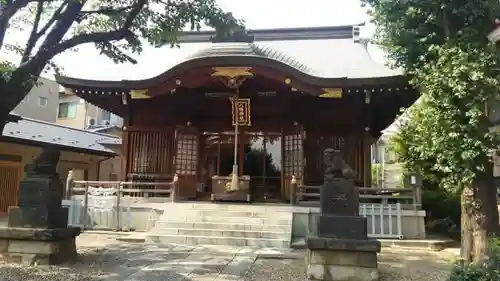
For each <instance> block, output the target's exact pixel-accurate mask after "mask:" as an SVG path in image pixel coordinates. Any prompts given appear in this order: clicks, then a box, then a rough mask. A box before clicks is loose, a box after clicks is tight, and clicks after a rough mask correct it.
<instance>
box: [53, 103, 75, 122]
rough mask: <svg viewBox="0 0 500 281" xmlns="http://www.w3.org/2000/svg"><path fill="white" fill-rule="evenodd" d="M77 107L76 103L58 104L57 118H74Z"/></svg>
mask: <svg viewBox="0 0 500 281" xmlns="http://www.w3.org/2000/svg"><path fill="white" fill-rule="evenodd" d="M77 106H78V104H77V103H76V102H62V103H60V104H59V110H58V112H57V118H75V117H76V108H77Z"/></svg>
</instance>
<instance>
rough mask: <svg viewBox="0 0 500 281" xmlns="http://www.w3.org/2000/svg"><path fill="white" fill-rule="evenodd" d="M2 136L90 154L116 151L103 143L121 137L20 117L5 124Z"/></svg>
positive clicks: (113, 153) (118, 140)
mask: <svg viewBox="0 0 500 281" xmlns="http://www.w3.org/2000/svg"><path fill="white" fill-rule="evenodd" d="M2 135H3V137H5V138H9V139H13V140H16V139H17V140H19V141H21V142H22V141H25V142H26V141H29V142H33V143H38V144H40V145H47V144H50V145H57V146H61V147H64V148H65V149H67V150H71V151H80V152H84V151H85V152H86V153H90V154H108V155H115V154H116V153H115V152H114V151H113V150H111V149H109V148H108V147H106V145H105V144H120V143H121V138H119V137H116V136H111V135H106V134H101V133H95V132H90V131H85V130H80V129H75V128H71V127H66V126H61V125H58V124H54V123H48V122H44V121H40V120H36V119H30V118H24V117H21V118H20V119H19V120H18V121H17V122H9V123H7V124H6V125H5V128H4V130H3V133H2Z"/></svg>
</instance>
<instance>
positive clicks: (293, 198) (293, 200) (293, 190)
mask: <svg viewBox="0 0 500 281" xmlns="http://www.w3.org/2000/svg"><path fill="white" fill-rule="evenodd" d="M297 190H298V187H297V178H296V177H295V176H292V180H291V181H290V204H292V205H297V199H298V198H297V196H298V194H297Z"/></svg>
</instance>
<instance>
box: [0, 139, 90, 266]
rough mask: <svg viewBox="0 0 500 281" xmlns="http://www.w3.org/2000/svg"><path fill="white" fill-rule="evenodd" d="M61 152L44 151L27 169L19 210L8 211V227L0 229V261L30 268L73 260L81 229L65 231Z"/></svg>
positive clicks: (65, 212)
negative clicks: (60, 170)
mask: <svg viewBox="0 0 500 281" xmlns="http://www.w3.org/2000/svg"><path fill="white" fill-rule="evenodd" d="M60 154H61V153H60V151H59V150H57V149H55V148H45V149H44V150H43V151H42V153H41V154H40V155H39V156H38V158H37V159H35V161H34V162H33V164H30V165H27V166H26V169H25V175H24V178H23V180H22V181H21V183H20V186H19V202H18V206H11V207H9V215H8V216H9V217H8V226H7V227H3V228H0V260H4V261H5V262H14V263H22V264H29V265H37V264H57V263H61V262H65V261H67V260H69V259H72V258H73V257H75V256H76V246H75V238H76V236H78V235H79V234H80V231H81V230H80V228H78V227H68V209H67V208H65V207H62V205H61V204H62V199H63V198H62V197H63V185H62V183H61V180H60V178H59V174H58V173H57V170H56V169H57V163H58V162H59V157H60Z"/></svg>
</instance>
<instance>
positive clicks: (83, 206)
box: [63, 187, 131, 231]
mask: <svg viewBox="0 0 500 281" xmlns="http://www.w3.org/2000/svg"><path fill="white" fill-rule="evenodd" d="M117 192H118V191H117V189H115V188H99V187H89V188H88V193H87V196H71V199H68V200H63V206H65V207H68V224H69V225H70V226H78V227H81V228H84V229H103V230H104V229H105V230H125V231H127V230H130V228H131V227H130V226H131V210H130V203H131V202H130V201H131V200H130V197H128V196H124V197H121V196H120V197H121V198H118V196H117ZM85 201H86V202H85Z"/></svg>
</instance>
